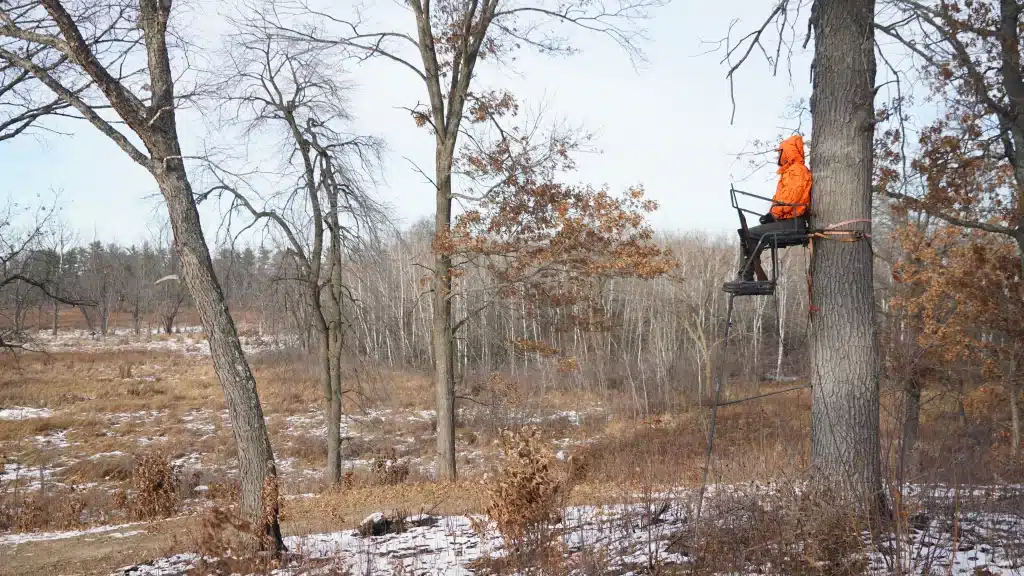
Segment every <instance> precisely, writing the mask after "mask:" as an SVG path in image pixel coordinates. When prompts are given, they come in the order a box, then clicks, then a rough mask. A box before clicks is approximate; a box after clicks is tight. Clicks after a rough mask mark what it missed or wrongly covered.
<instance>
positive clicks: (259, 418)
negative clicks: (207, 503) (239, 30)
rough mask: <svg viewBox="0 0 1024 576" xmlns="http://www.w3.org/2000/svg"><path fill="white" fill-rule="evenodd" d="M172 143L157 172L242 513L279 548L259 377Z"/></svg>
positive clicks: (265, 541)
mask: <svg viewBox="0 0 1024 576" xmlns="http://www.w3.org/2000/svg"><path fill="white" fill-rule="evenodd" d="M171 118H173V115H171ZM172 122H173V120H172ZM172 127H173V124H172ZM168 147H169V148H171V149H170V150H166V151H164V150H161V151H155V152H156V153H155V154H154V156H155V157H156V158H165V160H164V161H163V162H160V161H154V162H153V168H152V172H153V175H154V177H155V178H156V180H157V183H158V184H159V186H160V191H161V193H162V194H163V196H164V199H165V200H166V201H167V210H168V212H169V213H170V219H171V229H172V231H173V233H174V251H175V253H176V254H177V256H178V259H179V261H180V262H181V272H182V275H183V276H184V280H185V284H186V286H188V289H189V292H190V293H191V294H192V301H193V302H195V306H196V310H197V311H198V312H199V318H200V320H201V321H202V323H203V329H204V330H205V331H206V334H207V337H208V338H209V343H210V352H211V355H212V356H213V364H214V368H215V369H216V372H217V378H218V379H219V380H220V385H221V388H222V389H223V391H224V400H225V403H226V404H227V408H228V414H229V416H230V418H231V431H232V433H233V435H234V438H235V445H236V446H237V448H238V452H237V454H238V469H239V474H240V476H241V496H242V502H241V505H242V506H241V507H242V515H243V517H244V518H245V519H246V520H247V521H248V522H250V523H251V524H252V526H253V527H254V531H255V532H256V536H257V538H259V539H260V544H259V545H260V546H261V547H263V548H270V549H275V550H280V549H283V548H284V543H283V541H282V539H281V530H280V527H279V525H278V503H277V502H264V499H263V494H264V490H265V486H267V487H269V486H271V485H276V482H277V471H276V468H275V466H274V453H273V450H272V449H271V446H270V437H269V436H268V435H267V426H266V421H265V420H264V417H263V409H262V407H261V405H260V400H259V394H258V392H257V390H256V378H255V377H254V376H253V374H252V371H251V369H250V368H249V363H248V361H247V360H246V358H245V354H244V353H243V351H242V345H241V342H239V339H238V332H237V330H236V328H235V323H234V321H233V320H232V318H231V314H229V313H228V307H227V304H226V303H225V301H224V294H223V293H222V292H221V289H220V284H219V283H218V282H217V276H216V274H215V273H214V270H213V262H212V261H211V260H210V252H209V250H208V249H207V247H206V240H205V238H203V231H202V228H201V226H200V222H199V212H198V210H197V209H196V205H195V201H194V199H193V196H192V187H191V186H190V185H189V182H188V179H187V177H186V175H185V167H184V164H183V163H182V161H181V160H180V158H181V152H180V151H179V150H178V149H177V148H178V147H177V144H176V140H175V141H174V143H173V144H170V145H169V146H168ZM160 152H163V153H160ZM267 492H270V493H273V492H274V491H273V490H267Z"/></svg>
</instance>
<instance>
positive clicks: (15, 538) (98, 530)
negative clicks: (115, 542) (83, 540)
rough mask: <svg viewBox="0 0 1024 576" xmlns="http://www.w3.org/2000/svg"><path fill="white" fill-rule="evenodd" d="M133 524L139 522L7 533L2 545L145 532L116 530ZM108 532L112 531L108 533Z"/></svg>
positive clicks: (2, 537)
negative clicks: (80, 528) (84, 528)
mask: <svg viewBox="0 0 1024 576" xmlns="http://www.w3.org/2000/svg"><path fill="white" fill-rule="evenodd" d="M131 526H138V523H132V524H121V525H118V526H97V527H95V528H88V529H86V530H66V531H63V532H26V533H23V534H5V535H3V536H0V546H17V545H18V544H25V543H27V542H42V541H45V540H65V539H67V538H78V537H80V536H88V535H94V534H99V535H102V536H103V537H104V538H108V537H109V538H127V537H128V536H134V535H136V534H145V532H146V531H145V530H132V531H129V532H114V531H115V530H122V529H124V528H129V527H131ZM107 532H112V533H111V534H107Z"/></svg>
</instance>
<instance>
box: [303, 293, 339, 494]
mask: <svg viewBox="0 0 1024 576" xmlns="http://www.w3.org/2000/svg"><path fill="white" fill-rule="evenodd" d="M318 284H319V283H318V281H317V280H313V281H312V282H310V287H311V295H310V299H311V301H310V306H311V308H312V315H313V322H314V328H315V330H316V332H317V355H318V360H319V364H320V392H321V394H322V395H323V402H324V413H325V415H326V420H327V470H326V478H327V481H328V482H330V483H331V484H337V483H339V482H341V352H340V348H341V338H340V332H341V331H340V327H339V326H338V323H339V316H340V310H337V309H336V307H335V306H333V304H332V303H331V296H328V297H327V301H328V304H327V307H326V308H327V311H326V314H325V313H324V307H323V306H322V305H321V302H320V300H319V298H320V295H319V288H318Z"/></svg>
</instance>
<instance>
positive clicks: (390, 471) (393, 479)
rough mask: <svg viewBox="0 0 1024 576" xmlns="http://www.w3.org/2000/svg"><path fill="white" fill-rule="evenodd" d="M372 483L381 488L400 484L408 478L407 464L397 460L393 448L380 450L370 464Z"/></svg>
mask: <svg viewBox="0 0 1024 576" xmlns="http://www.w3.org/2000/svg"><path fill="white" fill-rule="evenodd" d="M370 474H371V475H372V476H373V480H374V483H376V484H378V485H381V486H394V485H396V484H401V483H403V482H405V481H406V479H408V478H409V463H408V462H406V461H405V460H399V459H398V455H397V454H396V453H395V449H394V448H387V449H385V450H380V451H378V452H377V455H376V456H374V458H373V463H371V464H370Z"/></svg>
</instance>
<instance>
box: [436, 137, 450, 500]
mask: <svg viewBox="0 0 1024 576" xmlns="http://www.w3.org/2000/svg"><path fill="white" fill-rule="evenodd" d="M438 153H439V154H441V155H442V156H443V155H445V151H444V150H439V152H438ZM445 165H447V166H448V170H445V169H444V166H445ZM438 166H439V169H438V174H437V182H438V188H437V212H436V213H435V216H434V230H435V235H436V237H442V236H443V235H447V234H448V233H449V232H450V231H451V224H452V201H451V187H452V182H451V154H450V153H448V154H447V163H446V162H445V158H439V159H438ZM451 266H452V259H451V257H450V256H448V255H447V254H446V253H443V252H438V253H437V255H436V256H435V259H434V325H433V331H432V332H433V333H432V336H433V344H434V386H435V391H436V393H437V477H438V479H440V480H449V481H454V480H455V365H454V347H453V346H452V344H453V339H454V334H453V333H452V301H451V297H450V296H451V291H452V276H451Z"/></svg>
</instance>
